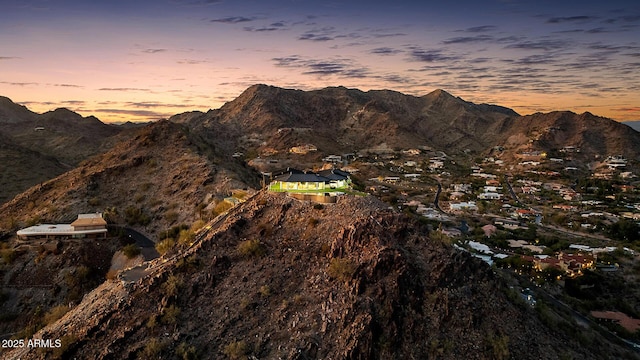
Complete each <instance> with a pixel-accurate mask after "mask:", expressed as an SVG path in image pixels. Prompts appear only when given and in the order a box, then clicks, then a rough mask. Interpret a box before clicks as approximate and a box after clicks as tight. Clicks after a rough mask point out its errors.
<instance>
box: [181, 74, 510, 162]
mask: <svg viewBox="0 0 640 360" xmlns="http://www.w3.org/2000/svg"><path fill="white" fill-rule="evenodd" d="M509 116H517V114H516V113H515V112H514V111H512V110H509V109H506V108H502V107H499V106H490V105H475V104H472V103H468V102H466V101H464V100H462V99H460V98H456V97H453V96H451V95H450V94H448V93H446V92H444V91H442V90H437V91H434V92H432V93H430V94H428V95H426V96H423V97H414V96H409V95H404V94H401V93H398V92H394V91H388V90H383V91H368V92H362V91H360V90H356V89H347V88H344V87H336V88H326V89H322V90H317V91H309V92H304V91H300V90H289V89H282V88H277V87H272V86H266V85H255V86H252V87H250V88H249V89H247V90H246V91H245V92H244V93H242V94H241V95H240V96H239V97H238V98H237V99H235V100H233V101H231V102H229V103H227V104H225V105H224V106H222V107H221V108H220V109H217V110H211V111H209V112H208V113H206V114H201V115H199V116H198V114H194V113H189V114H185V115H181V116H180V117H179V118H176V121H181V122H187V123H189V124H190V126H194V127H197V128H200V129H207V128H214V127H215V128H220V127H223V128H224V129H225V131H227V132H229V133H232V134H235V135H236V136H237V138H238V139H239V140H240V141H239V143H238V144H237V145H238V146H239V147H241V148H245V149H247V148H252V147H255V146H256V145H257V146H259V148H260V149H266V148H271V149H275V150H279V151H282V150H287V149H288V148H290V147H292V146H296V145H300V144H305V143H313V144H315V145H316V146H317V147H318V149H319V151H322V152H325V153H336V152H351V151H353V150H363V149H368V148H377V147H381V146H382V147H386V148H394V147H399V148H407V147H417V146H429V147H432V148H435V149H445V148H452V147H453V148H455V149H465V148H471V149H472V150H477V151H480V150H484V149H485V148H486V147H488V146H489V145H490V144H489V143H488V142H487V140H486V139H485V137H486V135H487V134H488V133H491V132H492V131H493V129H494V128H495V127H496V126H499V124H500V123H501V121H503V120H504V119H505V118H507V117H509ZM203 131H206V130H203Z"/></svg>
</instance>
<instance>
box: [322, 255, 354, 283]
mask: <svg viewBox="0 0 640 360" xmlns="http://www.w3.org/2000/svg"><path fill="white" fill-rule="evenodd" d="M355 270H356V266H355V264H354V263H353V261H352V260H350V259H347V258H333V259H331V263H330V264H329V268H328V269H327V274H328V275H329V277H331V278H333V279H338V280H342V281H346V280H349V279H350V278H351V276H352V275H353V273H354V272H355Z"/></svg>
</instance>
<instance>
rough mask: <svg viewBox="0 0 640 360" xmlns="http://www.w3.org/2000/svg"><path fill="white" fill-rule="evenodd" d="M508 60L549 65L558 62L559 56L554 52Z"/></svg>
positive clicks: (523, 63)
mask: <svg viewBox="0 0 640 360" xmlns="http://www.w3.org/2000/svg"><path fill="white" fill-rule="evenodd" d="M506 62H510V63H513V64H516V65H548V64H554V63H557V62H558V58H557V56H555V55H553V54H535V55H529V56H525V57H523V58H520V59H518V60H506Z"/></svg>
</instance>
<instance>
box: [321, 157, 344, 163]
mask: <svg viewBox="0 0 640 360" xmlns="http://www.w3.org/2000/svg"><path fill="white" fill-rule="evenodd" d="M322 161H324V162H328V163H333V164H337V163H339V162H342V156H340V155H329V156H327V157H325V158H323V159H322Z"/></svg>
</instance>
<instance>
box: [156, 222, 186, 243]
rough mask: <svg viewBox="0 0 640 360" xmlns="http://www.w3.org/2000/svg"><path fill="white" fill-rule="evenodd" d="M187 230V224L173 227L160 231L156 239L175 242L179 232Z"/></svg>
mask: <svg viewBox="0 0 640 360" xmlns="http://www.w3.org/2000/svg"><path fill="white" fill-rule="evenodd" d="M188 229H189V225H187V224H180V225H175V226H172V227H171V228H169V229H168V230H164V231H161V232H160V233H159V234H158V238H160V240H164V239H173V240H177V239H178V237H179V235H180V232H181V231H182V230H188Z"/></svg>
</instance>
